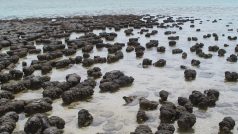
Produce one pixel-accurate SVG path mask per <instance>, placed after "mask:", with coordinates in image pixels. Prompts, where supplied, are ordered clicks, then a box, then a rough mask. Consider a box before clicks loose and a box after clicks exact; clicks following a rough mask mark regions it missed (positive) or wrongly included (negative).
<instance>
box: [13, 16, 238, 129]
mask: <svg viewBox="0 0 238 134" xmlns="http://www.w3.org/2000/svg"><path fill="white" fill-rule="evenodd" d="M227 23H228V20H222V21H218V23H211V22H210V21H204V22H203V24H198V22H195V26H196V28H200V29H201V32H195V29H193V28H190V27H189V24H186V25H185V26H184V27H183V30H177V29H175V28H168V29H166V30H173V31H176V32H177V33H176V35H179V36H180V40H179V41H178V42H177V46H176V47H173V48H181V49H183V50H184V51H185V52H187V53H188V58H187V59H185V60H184V59H182V58H181V55H180V54H177V55H173V54H172V49H173V48H172V47H169V46H168V40H167V36H165V35H164V32H165V29H158V28H156V27H154V28H153V29H158V32H159V33H158V34H157V35H155V36H151V38H146V37H145V36H144V35H140V34H138V32H139V30H136V29H135V30H134V32H133V33H134V35H133V36H125V34H124V32H123V31H124V30H121V31H120V32H117V34H118V36H117V38H116V39H115V42H120V43H126V42H127V41H128V39H129V38H131V37H140V38H139V42H140V43H141V44H142V45H145V43H147V42H149V40H152V39H156V40H159V46H165V47H166V52H165V53H163V54H161V53H158V52H157V51H156V48H152V49H147V50H146V51H145V54H144V58H150V59H152V60H153V62H155V61H157V60H158V59H161V58H163V59H165V60H166V61H167V65H166V66H165V67H164V68H156V67H153V66H150V67H148V68H142V67H141V63H142V60H143V58H141V59H138V58H136V57H135V53H134V52H131V53H126V51H125V48H123V50H122V51H123V52H124V58H123V59H122V60H120V61H119V62H116V63H113V64H95V65H94V66H92V67H95V66H97V67H100V68H101V69H102V73H103V74H104V73H106V72H108V71H111V70H115V69H116V70H121V71H123V72H124V73H125V74H126V75H129V76H133V77H134V78H135V81H134V83H133V85H132V86H131V87H127V88H122V89H121V90H120V91H118V92H115V93H99V87H98V85H99V81H100V79H98V80H97V86H96V88H95V92H94V95H93V97H92V99H90V100H87V101H79V102H75V103H72V104H71V105H70V106H62V100H61V99H57V100H55V101H54V103H53V111H51V112H49V113H48V114H50V115H56V116H60V117H62V118H63V119H64V120H65V121H66V128H65V133H66V134H71V133H72V134H73V133H82V134H92V133H96V132H108V133H118V134H128V133H129V132H132V131H133V130H134V129H135V128H136V126H137V123H136V113H137V111H138V108H139V106H138V101H135V102H133V103H132V104H130V105H127V106H125V105H124V103H125V102H124V100H123V99H122V97H123V96H129V95H136V96H140V97H146V98H149V99H150V100H155V101H158V100H159V97H158V92H159V91H160V90H166V91H168V92H169V93H170V95H169V97H168V100H169V101H171V102H174V103H176V104H177V98H178V97H179V96H183V97H188V95H189V94H191V92H192V91H193V90H198V91H201V92H203V91H204V90H206V89H217V90H219V91H220V98H219V101H218V102H217V106H216V107H214V108H209V109H208V110H207V111H202V110H199V109H197V108H194V113H195V115H196V116H197V122H196V124H195V126H194V127H193V128H194V132H193V133H196V134H201V133H203V134H216V133H217V132H218V129H219V128H218V123H219V122H220V121H221V120H222V119H223V117H224V116H232V117H233V118H234V119H235V120H236V121H237V120H238V116H237V112H238V107H237V106H238V101H237V99H236V97H237V92H238V89H237V84H236V83H227V82H224V72H225V71H227V70H229V71H237V68H238V65H237V63H234V64H231V63H228V62H227V61H226V57H227V56H229V55H230V54H231V53H234V47H235V45H236V44H237V41H232V42H231V41H228V40H227V38H226V37H221V38H219V41H218V42H216V41H214V40H213V39H203V38H202V36H203V35H204V34H207V33H213V32H216V33H218V35H219V36H221V34H223V33H224V34H226V35H229V34H230V35H234V34H236V33H235V32H227V28H226V27H225V25H226V24H227ZM235 25H236V24H232V25H231V27H235ZM151 30H152V29H150V31H151ZM106 31H107V32H115V31H114V29H111V30H110V29H106ZM100 32H102V30H95V31H94V33H96V34H99V33H100ZM82 35H83V34H76V33H73V34H72V35H71V37H70V39H74V38H77V37H79V36H82ZM188 36H191V37H193V36H196V37H198V40H199V41H200V42H203V43H204V44H205V46H204V49H203V50H204V51H205V52H208V51H207V48H208V46H209V45H219V47H220V48H223V45H224V44H225V43H227V44H229V45H230V46H229V47H228V48H224V49H226V51H227V54H226V57H218V56H217V53H212V54H213V58H212V59H202V58H199V57H197V56H196V55H195V54H193V53H190V50H189V48H190V47H191V46H192V45H194V43H195V42H188V41H187V37H188ZM104 42H107V41H104ZM108 43H112V42H108ZM37 46H38V47H39V48H41V47H42V46H41V45H37ZM209 53H211V52H209ZM76 55H77V56H78V55H81V56H82V51H81V50H78V52H77V53H76ZM76 55H75V56H76ZM95 55H98V56H107V50H106V49H102V50H100V51H98V50H97V49H96V48H94V50H93V52H91V53H90V56H91V57H93V56H95ZM73 57H74V56H73ZM65 58H66V57H65ZM34 59H37V57H36V55H28V56H27V58H25V59H22V61H26V62H28V64H30V62H31V60H34ZM192 59H199V60H200V61H201V64H200V67H198V68H197V67H192V66H191V65H190V61H191V60H192ZM20 63H21V62H20ZM180 65H186V66H188V67H189V68H193V69H196V71H197V73H198V75H197V78H196V80H194V81H192V82H187V81H185V80H184V75H183V73H184V72H183V70H181V69H180ZM16 69H21V64H19V65H18V66H17V67H16ZM87 69H88V68H84V67H82V66H81V65H80V64H79V65H73V66H72V67H70V68H67V69H59V70H56V69H54V70H53V71H52V73H51V74H49V75H50V76H51V81H65V76H66V75H67V74H70V73H77V74H79V75H80V76H81V77H82V79H86V78H87V73H86V72H87ZM35 75H40V72H35ZM235 89H237V90H235ZM41 96H42V90H38V91H28V92H26V93H21V94H19V95H18V96H17V97H16V99H32V98H40V97H41ZM82 108H84V109H88V110H89V111H90V113H91V114H92V115H93V117H94V121H93V123H92V125H91V126H89V127H86V128H82V129H78V128H77V112H78V111H79V110H80V109H82ZM158 109H159V108H158ZM147 114H148V116H149V120H148V121H147V122H146V123H145V124H148V125H149V126H150V127H151V128H152V129H153V132H155V130H156V128H157V126H158V125H159V122H160V120H159V119H158V117H159V110H154V111H149V112H147ZM26 120H27V119H26V118H25V117H24V115H21V117H20V121H19V122H18V124H17V129H19V130H22V129H23V128H24V123H25V121H26ZM174 125H175V128H177V124H176V123H175V124H174ZM204 130H206V131H204ZM233 132H234V133H238V131H237V129H236V128H235V129H234V131H233ZM175 133H179V134H183V132H179V131H178V130H176V132H175ZM190 133H192V132H190Z"/></svg>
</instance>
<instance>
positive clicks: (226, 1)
mask: <svg viewBox="0 0 238 134" xmlns="http://www.w3.org/2000/svg"><path fill="white" fill-rule="evenodd" d="M0 3H1V4H0V19H10V18H26V17H53V16H73V15H101V14H146V13H150V14H163V15H180V16H208V17H209V16H213V17H214V16H218V17H237V16H238V14H237V12H238V1H237V0H0Z"/></svg>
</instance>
